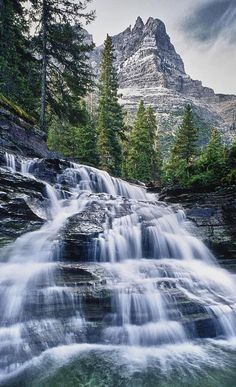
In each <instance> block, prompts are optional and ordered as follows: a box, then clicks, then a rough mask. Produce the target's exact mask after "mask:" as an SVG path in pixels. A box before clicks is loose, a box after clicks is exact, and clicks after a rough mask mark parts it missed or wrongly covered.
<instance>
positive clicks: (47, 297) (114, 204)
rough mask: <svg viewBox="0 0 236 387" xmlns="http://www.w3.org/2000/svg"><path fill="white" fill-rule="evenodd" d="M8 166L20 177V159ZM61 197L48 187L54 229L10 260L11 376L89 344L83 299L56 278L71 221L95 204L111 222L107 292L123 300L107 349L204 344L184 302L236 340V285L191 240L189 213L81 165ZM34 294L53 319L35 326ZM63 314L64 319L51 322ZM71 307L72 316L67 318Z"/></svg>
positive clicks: (112, 317)
mask: <svg viewBox="0 0 236 387" xmlns="http://www.w3.org/2000/svg"><path fill="white" fill-rule="evenodd" d="M38 163H40V160H24V161H21V167H20V170H19V171H18V172H19V173H22V174H23V175H27V176H28V177H32V178H34V176H33V174H34V167H35V168H37V164H38ZM6 166H7V168H8V169H9V170H10V171H11V172H12V173H15V172H17V168H16V162H15V158H14V156H13V155H9V154H7V155H6ZM31 173H32V175H31ZM65 184H66V189H67V191H68V192H69V196H68V195H67V199H66V198H65V195H64V194H63V189H64V186H65ZM57 187H58V189H57V190H56V189H55V187H53V186H51V185H50V184H48V183H45V192H46V196H47V198H48V202H49V205H48V219H49V220H48V222H47V223H46V224H45V225H44V226H43V227H42V228H41V229H40V230H38V231H34V232H31V233H27V234H25V235H23V236H21V237H20V238H18V239H17V240H16V241H15V242H14V243H13V244H11V245H9V246H7V247H5V248H3V249H2V250H1V252H0V257H1V264H0V293H1V300H0V312H1V314H0V316H1V317H0V338H1V337H2V338H5V339H2V340H1V341H0V359H1V360H0V368H1V373H2V375H7V374H9V373H11V372H12V371H14V370H17V369H18V367H20V366H22V365H23V364H24V363H25V362H26V361H28V360H30V359H31V358H32V357H33V356H36V355H39V354H40V353H41V352H43V351H45V350H47V349H48V348H53V347H56V346H58V345H69V344H70V345H71V344H73V343H80V342H82V341H84V340H85V341H86V327H87V321H86V320H85V319H84V317H83V310H82V306H81V302H80V300H79V299H78V297H75V296H74V291H73V289H70V288H67V287H65V286H57V285H56V282H55V277H56V273H57V267H58V261H60V260H61V249H60V244H59V242H58V240H59V232H60V230H61V229H62V227H63V226H64V225H65V223H66V221H67V219H68V218H69V217H70V216H72V215H74V214H76V213H79V212H83V211H86V207H87V206H88V205H89V204H91V203H94V202H96V203H97V204H99V205H100V206H101V208H103V210H104V213H105V221H104V224H103V229H104V232H103V233H102V234H100V235H99V237H98V238H96V239H94V257H93V259H94V260H95V261H97V262H99V264H100V265H101V266H102V267H103V268H105V270H107V272H109V273H110V275H109V277H108V278H107V285H108V287H109V288H110V289H112V295H113V296H112V297H113V300H112V310H111V313H110V314H108V315H107V317H106V319H105V320H106V324H105V327H104V329H103V331H102V335H101V337H100V338H98V343H97V344H99V343H103V344H106V345H107V346H109V345H121V346H122V345H127V346H128V347H129V348H131V347H133V348H137V347H145V348H149V347H153V348H154V347H159V346H163V345H173V344H174V345H176V346H178V345H179V344H181V343H182V344H183V345H188V343H189V341H191V340H192V339H193V338H197V337H198V334H197V333H196V330H195V326H194V324H195V322H194V321H193V322H192V326H193V329H192V330H191V329H189V328H188V326H187V324H186V320H187V319H186V316H184V315H183V314H182V309H181V308H180V307H179V300H181V302H182V303H183V301H186V300H188V301H191V302H194V303H196V305H198V306H199V307H201V308H202V310H203V311H204V313H205V314H206V315H208V316H209V317H211V318H212V319H213V321H215V324H216V326H217V328H216V329H217V330H218V331H219V335H221V336H224V337H225V338H232V337H234V336H235V335H236V320H235V309H236V286H235V281H234V280H233V278H232V276H231V275H230V274H229V273H227V272H226V271H225V270H223V269H221V268H219V267H218V266H217V264H216V262H215V259H214V257H213V255H212V254H211V253H210V251H209V250H208V249H207V248H206V247H205V246H204V245H203V243H202V242H201V241H200V240H198V239H197V238H195V237H194V236H192V235H191V234H190V233H189V232H188V231H187V223H186V221H185V215H184V213H183V211H181V210H179V211H178V212H177V213H176V212H173V210H172V209H171V208H170V207H168V206H166V205H165V204H164V203H160V202H158V201H157V199H156V197H155V195H150V194H147V193H146V192H145V190H144V189H143V188H140V187H137V186H135V185H130V184H128V183H126V182H123V181H122V180H120V179H114V178H112V177H110V176H109V175H108V174H107V173H106V172H103V171H100V170H97V169H95V168H90V167H85V166H80V165H77V164H71V166H70V167H69V168H66V169H64V171H63V172H62V174H60V175H58V177H57ZM99 193H104V195H99ZM96 194H97V195H96ZM68 197H69V198H68ZM72 258H73V257H71V259H72ZM34 294H36V295H37V300H38V305H44V306H46V307H47V308H49V313H48V315H46V316H44V315H38V318H35V316H34V314H33V312H32V310H31V309H34V308H36V311H37V306H38V305H33V304H32V303H30V297H31V296H32V295H34ZM53 304H56V305H57V306H58V308H59V309H58V310H57V311H56V312H55V311H54V312H55V313H54V314H52V315H51V312H50V308H52V309H53V307H52V305H53ZM29 305H31V307H30V308H29ZM65 307H66V308H67V309H68V311H69V312H68V316H67V317H66V318H65V316H63V318H60V317H58V316H57V313H59V312H60V310H61V309H60V308H62V309H63V308H65ZM47 308H46V310H47ZM38 309H39V310H40V308H38ZM35 335H37V338H38V340H39V342H40V343H41V344H40V345H39V348H36V349H35V348H33V346H32V342H31V340H32V337H33V338H34V337H35ZM128 347H127V348H128ZM176 348H177V347H176ZM127 350H128V349H127ZM129 350H130V349H129Z"/></svg>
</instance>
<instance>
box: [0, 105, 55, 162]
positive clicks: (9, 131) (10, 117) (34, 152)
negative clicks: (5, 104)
mask: <svg viewBox="0 0 236 387" xmlns="http://www.w3.org/2000/svg"><path fill="white" fill-rule="evenodd" d="M0 147H1V149H3V150H6V151H8V152H10V153H18V154H19V155H22V156H28V157H50V156H52V155H53V153H52V152H50V151H49V150H48V148H47V145H46V134H45V133H43V132H41V131H40V130H39V129H37V128H36V127H33V126H32V125H30V124H28V123H26V122H25V121H23V120H22V119H20V118H19V117H17V116H16V115H14V114H12V113H10V112H9V111H8V110H6V109H3V108H0Z"/></svg>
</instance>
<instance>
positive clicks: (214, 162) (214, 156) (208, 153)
mask: <svg viewBox="0 0 236 387" xmlns="http://www.w3.org/2000/svg"><path fill="white" fill-rule="evenodd" d="M196 167H197V172H198V173H199V174H200V176H201V180H200V181H203V183H204V185H217V184H219V181H221V179H222V178H223V177H224V176H225V173H226V171H227V166H226V150H225V147H224V146H223V145H222V143H221V137H220V133H219V131H218V130H217V129H213V130H212V133H211V138H210V141H209V143H208V145H207V146H206V147H205V148H204V149H203V151H202V153H201V154H200V157H199V160H198V162H197V165H196Z"/></svg>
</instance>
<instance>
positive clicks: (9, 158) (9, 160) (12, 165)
mask: <svg viewBox="0 0 236 387" xmlns="http://www.w3.org/2000/svg"><path fill="white" fill-rule="evenodd" d="M5 158H6V166H7V167H8V168H9V169H10V171H11V172H12V173H15V172H16V158H15V155H13V154H10V153H7V152H6V153H5Z"/></svg>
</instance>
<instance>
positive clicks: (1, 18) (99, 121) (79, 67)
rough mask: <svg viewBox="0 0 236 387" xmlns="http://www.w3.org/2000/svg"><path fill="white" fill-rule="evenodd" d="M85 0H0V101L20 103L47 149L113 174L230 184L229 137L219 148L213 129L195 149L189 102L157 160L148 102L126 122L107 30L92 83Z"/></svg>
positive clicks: (233, 158)
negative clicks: (94, 97)
mask: <svg viewBox="0 0 236 387" xmlns="http://www.w3.org/2000/svg"><path fill="white" fill-rule="evenodd" d="M90 2H91V0H83V1H79V2H78V1H77V0H28V1H25V0H1V1H0V11H1V13H0V67H1V71H0V93H1V95H0V99H1V100H2V101H8V103H10V102H9V101H11V103H12V106H14V107H16V106H17V104H18V105H19V106H21V107H23V108H24V109H26V110H27V113H29V114H30V115H32V116H33V117H34V118H35V120H36V122H37V123H38V125H39V127H40V128H41V130H44V131H45V132H46V133H47V139H48V140H47V141H48V145H49V147H50V148H51V149H53V150H55V151H58V152H60V153H61V154H63V155H64V156H66V157H72V158H74V159H76V160H77V161H79V162H80V163H84V164H89V165H93V166H96V167H100V168H102V169H104V170H106V171H108V172H109V173H111V174H112V175H114V176H122V177H124V178H126V179H131V180H141V181H144V182H150V181H153V182H158V183H159V184H178V185H180V186H183V187H189V186H194V185H203V186H206V185H213V186H214V185H217V184H219V183H220V184H231V183H235V182H236V172H235V170H236V169H235V168H236V143H234V144H233V145H232V146H231V147H226V146H225V145H223V143H222V142H221V138H220V133H219V132H218V131H217V130H216V129H213V130H212V134H211V138H210V141H209V143H208V144H207V145H206V146H205V147H203V148H200V146H199V142H198V137H199V130H198V128H197V127H196V125H195V124H194V119H193V112H192V109H191V106H187V107H186V110H185V113H184V116H183V122H182V125H181V126H180V128H179V130H178V131H177V133H176V136H175V139H174V141H173V146H172V148H171V152H170V156H169V157H168V158H165V159H164V160H162V157H161V150H160V140H159V136H158V129H157V122H156V117H155V114H154V110H153V108H152V107H151V106H145V105H144V102H143V101H140V104H139V106H138V110H137V114H136V117H135V119H134V122H133V123H132V124H130V123H129V122H128V120H127V117H126V114H125V112H124V110H123V108H122V106H121V105H120V103H119V97H120V96H119V94H118V76H117V71H116V68H115V64H114V62H115V54H114V48H113V44H112V39H111V37H110V36H109V35H107V37H106V40H105V42H104V49H103V54H102V61H101V71H100V79H99V84H98V85H96V82H95V78H94V75H93V72H92V70H91V67H90V65H89V55H90V52H91V51H92V50H93V44H92V43H91V42H89V41H87V40H86V39H85V32H84V29H83V25H84V24H86V23H90V22H91V21H92V20H93V19H94V17H95V14H94V12H93V11H89V10H88V6H89V3H90ZM95 87H96V88H98V103H97V107H96V109H94V108H93V109H92V111H90V109H89V103H88V95H89V93H91V92H92V91H93V90H94V89H95ZM1 96H2V97H1Z"/></svg>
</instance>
